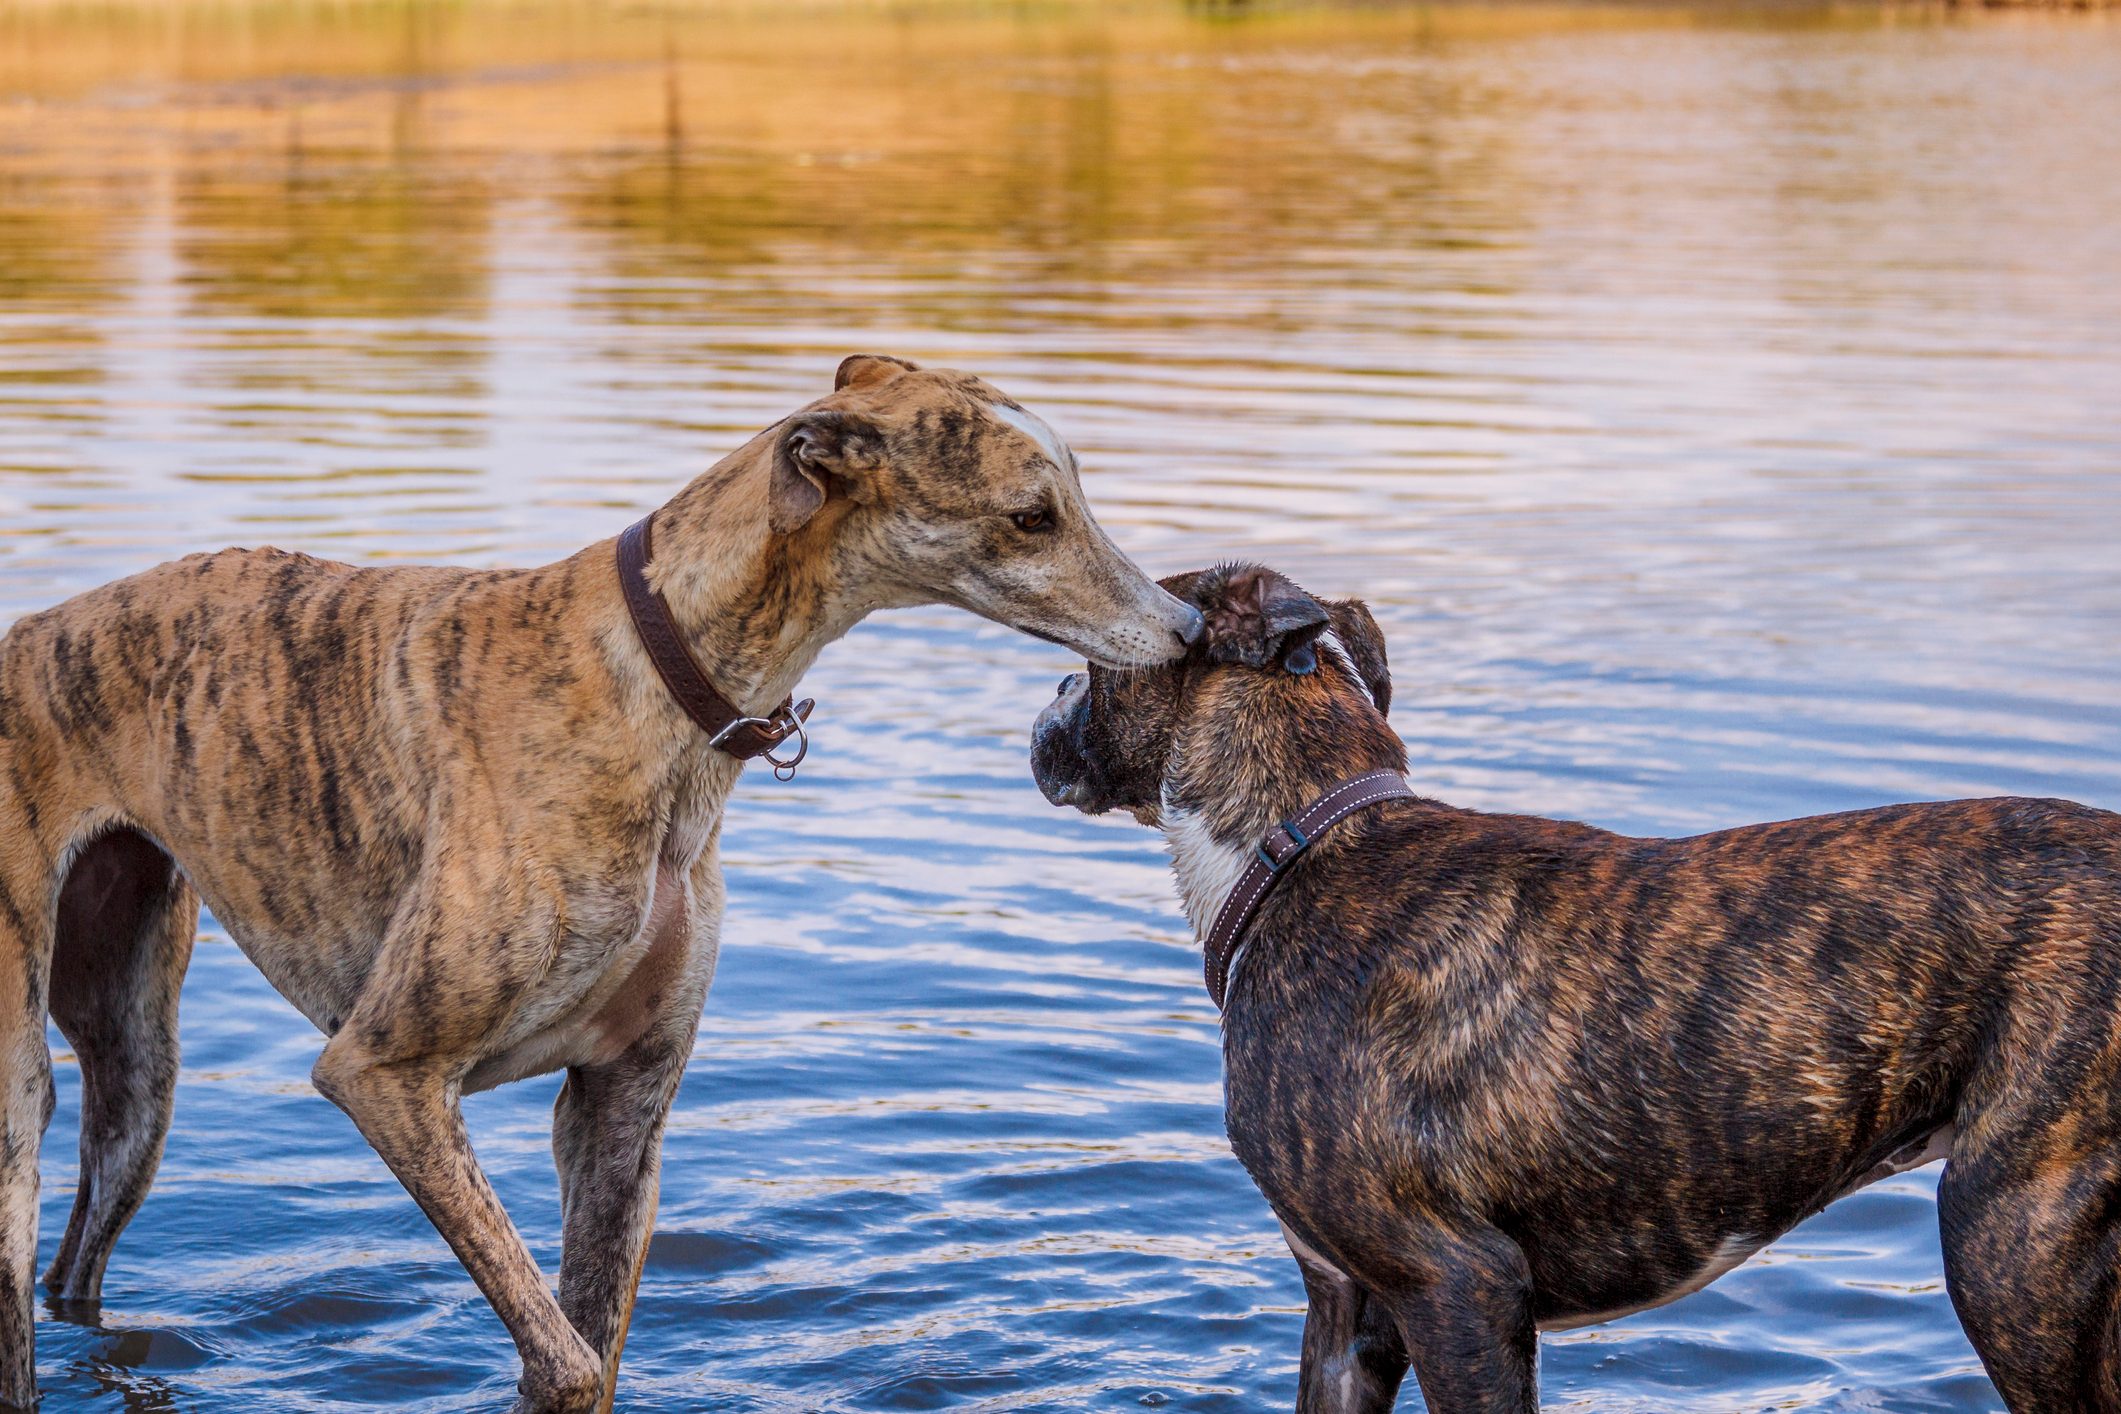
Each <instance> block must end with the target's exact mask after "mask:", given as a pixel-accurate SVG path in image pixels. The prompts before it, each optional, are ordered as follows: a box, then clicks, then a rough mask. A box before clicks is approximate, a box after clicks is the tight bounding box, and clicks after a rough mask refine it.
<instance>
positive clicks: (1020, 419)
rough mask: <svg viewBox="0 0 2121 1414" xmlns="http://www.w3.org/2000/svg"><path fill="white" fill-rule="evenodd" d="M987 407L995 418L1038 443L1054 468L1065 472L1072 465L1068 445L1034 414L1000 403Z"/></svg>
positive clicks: (990, 404)
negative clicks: (1050, 459) (1051, 461)
mask: <svg viewBox="0 0 2121 1414" xmlns="http://www.w3.org/2000/svg"><path fill="white" fill-rule="evenodd" d="M987 407H988V409H989V410H990V411H991V412H993V414H994V415H995V416H996V417H998V418H1000V419H1001V420H1002V421H1004V422H1006V423H1008V424H1009V425H1010V426H1011V427H1014V428H1015V429H1016V430H1017V431H1019V432H1021V433H1023V434H1024V435H1025V436H1026V437H1029V438H1030V439H1031V440H1032V441H1034V442H1036V443H1038V445H1039V449H1040V450H1041V451H1043V452H1045V454H1046V455H1047V456H1049V457H1051V458H1052V459H1053V464H1054V465H1055V466H1057V467H1059V468H1061V469H1062V470H1063V471H1065V470H1067V469H1068V467H1069V466H1070V465H1071V464H1072V459H1071V457H1070V455H1069V452H1068V444H1067V443H1065V442H1063V441H1061V439H1060V434H1059V433H1058V432H1055V431H1054V430H1053V429H1052V428H1050V427H1048V426H1046V424H1045V422H1044V420H1043V419H1041V418H1040V417H1039V416H1038V415H1037V414H1036V413H1029V412H1025V411H1024V410H1023V409H1022V408H1013V407H1009V406H1006V405H1005V404H1002V403H989V404H987Z"/></svg>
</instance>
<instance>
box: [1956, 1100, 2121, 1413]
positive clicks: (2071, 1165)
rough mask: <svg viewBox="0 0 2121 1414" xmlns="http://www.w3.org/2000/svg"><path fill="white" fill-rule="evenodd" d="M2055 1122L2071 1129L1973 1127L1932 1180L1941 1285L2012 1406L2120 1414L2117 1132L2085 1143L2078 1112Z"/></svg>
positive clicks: (2101, 1104) (2108, 1105)
mask: <svg viewBox="0 0 2121 1414" xmlns="http://www.w3.org/2000/svg"><path fill="white" fill-rule="evenodd" d="M2096 1103H2097V1110H2096V1111H2094V1113H2098V1112H2103V1111H2108V1110H2111V1109H2112V1108H2113V1105H2112V1102H2111V1100H2100V1101H2098V1102H2096ZM2079 1113H2080V1114H2083V1113H2084V1112H2082V1111H2080V1112H2079ZM2085 1117H2086V1118H2089V1117H2090V1115H2089V1114H2086V1115H2085ZM2099 1118H2100V1119H2101V1120H2102V1121H2110V1120H2111V1118H2112V1116H2110V1115H2107V1114H2104V1113H2099ZM2058 1128H2065V1129H2068V1130H2070V1131H2072V1132H2070V1133H2062V1132H2057V1128H2050V1129H2048V1130H2047V1131H2046V1132H2044V1133H2034V1132H2031V1131H2029V1130H2027V1129H2025V1128H2020V1127H2017V1126H2013V1127H2012V1128H2011V1129H2010V1130H2009V1131H2008V1132H2003V1133H1999V1132H1996V1131H1987V1130H1983V1129H1982V1128H1980V1127H1978V1126H1977V1127H1976V1130H1975V1133H1976V1135H1978V1136H1979V1138H1977V1139H1975V1140H1974V1141H1973V1142H1962V1143H1960V1144H1959V1145H1956V1146H1955V1147H1954V1148H1953V1150H1952V1154H1951V1157H1950V1159H1949V1160H1947V1162H1946V1164H1945V1168H1944V1177H1943V1179H1942V1180H1941V1181H1940V1182H1939V1183H1938V1185H1937V1209H1938V1219H1939V1224H1940V1226H1941V1227H1942V1229H1943V1234H1944V1274H1945V1284H1946V1286H1947V1287H1948V1289H1949V1290H1950V1292H1951V1296H1952V1305H1953V1306H1954V1307H1955V1308H1956V1309H1957V1310H1958V1312H1959V1319H1960V1322H1961V1323H1962V1324H1964V1325H1965V1327H1966V1334H1967V1338H1968V1339H1969V1340H1971V1341H1972V1342H1973V1345H1974V1349H1975V1350H1977V1351H1979V1352H1980V1354H1981V1361H1982V1363H1983V1364H1984V1365H1986V1366H1987V1367H1988V1373H1989V1378H1990V1379H1992V1380H1994V1381H1995V1384H1996V1389H1997V1391H1998V1392H1999V1393H2001V1394H2002V1396H2003V1400H2004V1403H2005V1404H2006V1405H2007V1406H2008V1407H2009V1408H2010V1409H2011V1410H2012V1411H2013V1414H2093V1412H2094V1411H2098V1414H2114V1411H2121V1151H2117V1149H2116V1147H2115V1145H2114V1144H2113V1142H2112V1140H2111V1138H2101V1139H2100V1140H2099V1141H2098V1142H2096V1143H2087V1142H2080V1140H2079V1138H2078V1136H2077V1134H2076V1133H2075V1132H2074V1131H2075V1130H2076V1125H2075V1123H2074V1122H2065V1124H2064V1125H2063V1126H2060V1127H2058ZM2099 1133H2100V1134H2101V1135H2102V1136H2111V1135H2112V1134H2113V1133H2114V1130H2113V1127H2112V1125H2111V1123H2110V1122H2106V1123H2104V1124H2103V1127H2102V1128H2101V1129H2100V1130H2099Z"/></svg>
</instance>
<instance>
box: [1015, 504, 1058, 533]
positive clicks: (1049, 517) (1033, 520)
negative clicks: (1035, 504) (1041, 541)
mask: <svg viewBox="0 0 2121 1414" xmlns="http://www.w3.org/2000/svg"><path fill="white" fill-rule="evenodd" d="M1009 519H1010V520H1012V521H1015V522H1016V528H1017V529H1018V530H1031V531H1038V530H1051V529H1052V528H1053V512H1051V511H1049V510H1047V509H1046V508H1045V507H1044V506H1040V507H1039V508H1038V509H1037V510H1035V511H1018V512H1017V513H1016V514H1015V515H1013V516H1011V517H1009Z"/></svg>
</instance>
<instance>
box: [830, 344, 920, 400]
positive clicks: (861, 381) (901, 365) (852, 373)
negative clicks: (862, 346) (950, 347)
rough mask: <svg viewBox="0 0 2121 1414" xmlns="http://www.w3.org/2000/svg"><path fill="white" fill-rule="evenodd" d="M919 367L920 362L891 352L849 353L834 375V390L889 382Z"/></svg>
mask: <svg viewBox="0 0 2121 1414" xmlns="http://www.w3.org/2000/svg"><path fill="white" fill-rule="evenodd" d="M919 369H920V365H919V364H917V363H910V362H908V361H907V360H905V359H903V358H893V357H892V356H891V355H890V354H849V355H847V357H845V358H843V359H841V360H840V371H839V372H838V373H836V374H834V375H833V378H832V391H833V392H835V393H836V392H838V391H839V390H840V389H842V388H866V387H868V386H869V385H870V384H872V383H888V382H890V381H891V380H892V379H894V378H896V377H898V376H899V375H900V374H901V373H913V372H917V371H918V370H919Z"/></svg>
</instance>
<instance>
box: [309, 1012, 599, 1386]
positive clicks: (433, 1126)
mask: <svg viewBox="0 0 2121 1414" xmlns="http://www.w3.org/2000/svg"><path fill="white" fill-rule="evenodd" d="M357 1030H358V1028H357V1027H354V1026H348V1027H346V1028H344V1029H342V1030H341V1031H340V1032H339V1033H338V1035H337V1036H335V1037H333V1038H332V1041H331V1043H330V1044H329V1045H327V1046H326V1047H325V1048H324V1054H323V1055H321V1056H319V1057H318V1058H317V1064H316V1069H315V1070H314V1071H313V1072H312V1079H313V1080H314V1081H315V1083H316V1087H317V1089H318V1090H319V1091H320V1092H321V1093H322V1094H323V1095H324V1096H325V1097H326V1098H327V1099H329V1100H330V1101H331V1102H332V1103H333V1104H335V1105H337V1106H338V1107H339V1108H340V1109H342V1110H344V1111H346V1113H347V1114H348V1115H350V1116H352V1118H353V1122H354V1123H355V1124H356V1125H358V1126H359V1127H360V1130H361V1134H362V1136H363V1137H364V1138H366V1139H367V1140H368V1142H369V1143H370V1144H371V1145H373V1146H374V1148H375V1151H376V1152H377V1153H378V1154H380V1155H382V1157H383V1162H384V1163H386V1164H388V1165H390V1170H391V1172H392V1173H394V1174H396V1175H397V1176H398V1181H399V1182H401V1183H403V1184H404V1185H405V1191H406V1192H408V1193H410V1194H411V1195H412V1196H413V1200H414V1201H415V1202H417V1203H418V1204H419V1205H420V1207H421V1208H422V1209H423V1210H424V1211H425V1212H426V1214H427V1216H428V1218H429V1220H430V1221H432V1222H433V1223H434V1225H435V1230H436V1231H438V1232H440V1233H441V1234H442V1237H443V1239H444V1240H445V1241H447V1242H448V1243H449V1245H450V1247H451V1248H452V1249H453V1250H454V1251H455V1252H456V1254H457V1258H458V1260H459V1261H461V1262H463V1264H464V1267H465V1270H467V1271H469V1272H470V1273H471V1279H472V1280H473V1281H475V1282H477V1283H478V1285H479V1290H480V1291H482V1292H484V1293H485V1294H486V1299H487V1300H488V1301H490V1302H492V1303H493V1309H494V1311H495V1313H496V1314H497V1315H499V1316H500V1318H501V1323H502V1324H503V1325H505V1326H507V1327H508V1333H509V1334H510V1335H511V1336H513V1337H514V1338H515V1343H516V1350H517V1352H518V1353H519V1354H520V1355H521V1356H522V1360H523V1378H522V1381H521V1383H520V1384H519V1385H518V1389H519V1390H520V1391H521V1394H522V1398H521V1399H520V1400H519V1401H518V1402H517V1404H516V1411H517V1414H587V1411H589V1410H592V1409H594V1408H595V1407H596V1401H597V1393H598V1390H599V1389H600V1388H601V1386H602V1383H603V1367H604V1362H603V1361H602V1360H600V1359H598V1358H597V1356H596V1354H595V1353H594V1352H593V1351H591V1350H590V1348H589V1345H588V1343H587V1342H585V1341H584V1340H583V1339H582V1337H581V1336H580V1335H578V1334H576V1333H575V1329H574V1327H573V1326H572V1325H571V1324H569V1322H568V1320H567V1317H566V1316H565V1315H564V1314H563V1313H562V1312H561V1310H560V1303H559V1302H558V1301H557V1300H556V1299H554V1297H553V1294H552V1288H551V1287H549V1286H547V1285H546V1284H545V1274H544V1273H543V1272H541V1271H539V1270H538V1264H537V1262H536V1260H535V1259H533V1258H532V1257H531V1255H530V1251H529V1249H528V1248H526V1247H524V1245H523V1239H522V1238H521V1237H519V1236H518V1235H517V1234H516V1230H515V1225H514V1224H513V1223H511V1222H510V1221H509V1220H508V1214H507V1212H506V1211H505V1210H504V1209H503V1208H502V1207H501V1201H500V1199H499V1198H497V1197H495V1196H494V1191H493V1186H492V1185H491V1184H489V1183H488V1182H487V1181H486V1175H485V1173H484V1172H483V1171H482V1170H481V1169H480V1168H479V1161H478V1157H477V1155H475V1154H474V1153H473V1152H472V1149H471V1139H470V1136H469V1135H467V1134H466V1133H465V1131H464V1116H463V1114H462V1113H461V1112H460V1111H459V1109H458V1108H457V1090H456V1082H455V1080H454V1079H453V1078H451V1077H450V1076H449V1075H448V1074H447V1073H446V1072H444V1071H443V1070H442V1069H440V1068H438V1067H437V1066H436V1065H435V1064H434V1063H432V1062H430V1061H424V1060H423V1061H382V1060H378V1059H377V1058H375V1056H374V1055H373V1053H371V1052H369V1051H367V1050H366V1049H365V1048H364V1047H363V1046H362V1045H361V1044H360V1043H359V1042H358V1041H357V1040H356V1039H355V1037H356V1033H357Z"/></svg>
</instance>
